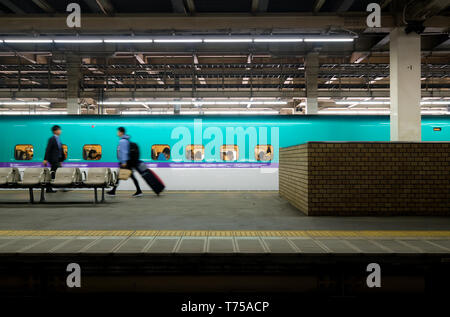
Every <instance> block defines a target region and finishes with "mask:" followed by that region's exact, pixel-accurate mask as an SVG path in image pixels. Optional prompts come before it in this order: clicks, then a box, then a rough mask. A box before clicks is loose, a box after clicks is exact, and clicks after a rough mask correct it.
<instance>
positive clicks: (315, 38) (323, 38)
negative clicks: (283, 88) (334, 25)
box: [304, 37, 353, 42]
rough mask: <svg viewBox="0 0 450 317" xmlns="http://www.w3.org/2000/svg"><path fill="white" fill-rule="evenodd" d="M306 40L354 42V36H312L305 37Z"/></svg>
mask: <svg viewBox="0 0 450 317" xmlns="http://www.w3.org/2000/svg"><path fill="white" fill-rule="evenodd" d="M304 41H305V42H353V38H338V37H335V38H333V37H311V38H305V39H304Z"/></svg>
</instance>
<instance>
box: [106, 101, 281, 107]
mask: <svg viewBox="0 0 450 317" xmlns="http://www.w3.org/2000/svg"><path fill="white" fill-rule="evenodd" d="M98 104H99V105H105V106H136V105H149V106H150V105H152V106H171V105H192V106H201V105H248V104H251V105H286V104H287V101H280V100H273V101H267V100H266V101H242V100H236V101H233V100H223V101H222V100H213V101H211V100H204V101H203V100H197V101H181V100H150V101H146V100H143V101H100V102H98Z"/></svg>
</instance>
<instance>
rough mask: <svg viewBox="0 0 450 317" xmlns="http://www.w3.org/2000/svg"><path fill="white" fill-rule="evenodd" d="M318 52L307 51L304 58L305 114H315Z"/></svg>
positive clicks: (316, 106) (316, 105)
mask: <svg viewBox="0 0 450 317" xmlns="http://www.w3.org/2000/svg"><path fill="white" fill-rule="evenodd" d="M318 75H319V53H315V52H314V53H308V54H307V55H306V59H305V80H306V114H317V111H318V103H317V97H318V95H319V93H318V91H317V90H318Z"/></svg>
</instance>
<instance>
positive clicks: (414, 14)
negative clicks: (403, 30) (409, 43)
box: [405, 0, 449, 20]
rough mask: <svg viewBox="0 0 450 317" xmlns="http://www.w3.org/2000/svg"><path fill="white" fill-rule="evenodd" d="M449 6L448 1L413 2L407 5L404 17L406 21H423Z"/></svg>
mask: <svg viewBox="0 0 450 317" xmlns="http://www.w3.org/2000/svg"><path fill="white" fill-rule="evenodd" d="M448 6H449V2H448V0H415V1H413V2H411V3H410V4H408V5H407V7H406V11H405V13H406V14H405V16H406V18H407V19H417V20H425V19H428V18H430V17H432V16H433V15H436V14H438V13H439V12H441V11H443V10H445V9H446V8H447V7H448Z"/></svg>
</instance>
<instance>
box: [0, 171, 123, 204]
mask: <svg viewBox="0 0 450 317" xmlns="http://www.w3.org/2000/svg"><path fill="white" fill-rule="evenodd" d="M51 173H54V172H51ZM112 174H113V175H114V182H115V183H116V182H117V172H116V171H113V172H112ZM83 175H84V180H86V172H83ZM48 185H50V186H51V187H53V188H71V189H72V188H80V189H82V188H84V189H91V188H92V189H94V204H97V203H99V200H98V193H97V189H99V188H101V190H102V196H101V200H100V203H104V202H105V201H106V200H105V189H106V188H110V187H112V186H113V185H112V184H107V185H89V184H86V183H84V181H83V182H81V183H73V184H69V185H55V184H52V182H49V183H40V184H35V185H22V184H20V183H16V184H14V183H13V184H6V185H0V188H2V189H28V193H29V196H30V203H31V204H34V203H35V200H34V193H33V189H40V190H41V194H40V199H39V203H45V202H46V200H45V190H46V189H47V186H48Z"/></svg>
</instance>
